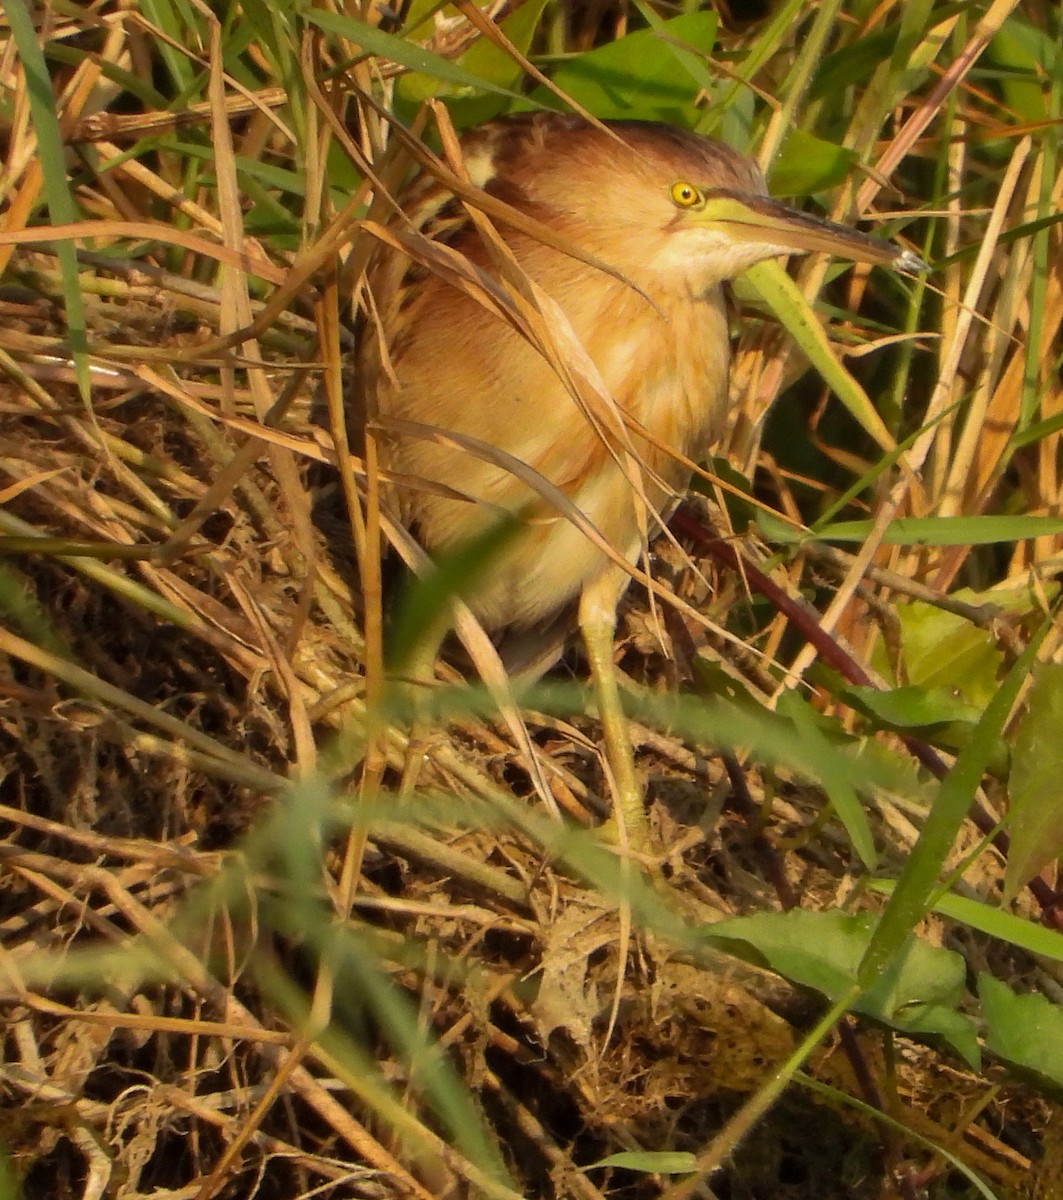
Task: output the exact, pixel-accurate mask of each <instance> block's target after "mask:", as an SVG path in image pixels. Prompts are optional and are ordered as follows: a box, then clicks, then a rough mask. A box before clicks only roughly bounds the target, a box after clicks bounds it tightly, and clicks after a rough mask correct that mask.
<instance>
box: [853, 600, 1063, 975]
mask: <svg viewBox="0 0 1063 1200" xmlns="http://www.w3.org/2000/svg"><path fill="white" fill-rule="evenodd" d="M1054 619H1055V618H1054V616H1053V617H1049V618H1048V619H1046V620H1045V621H1044V622H1043V623H1042V625H1041V628H1040V629H1039V630H1038V632H1037V633H1036V634H1035V636H1034V637H1033V638H1032V639H1031V641H1030V644H1029V645H1028V646H1027V647H1026V649H1025V650H1024V651H1023V653H1022V654H1021V655H1020V656H1019V658H1018V660H1017V661H1016V663H1015V665H1014V667H1012V669H1011V670H1010V671H1009V672H1008V674H1007V676H1006V677H1005V679H1004V682H1003V683H1002V684H1001V685H1000V687H999V688H998V689H997V691H996V693H995V694H994V696H993V698H992V699H991V700H990V701H989V704H988V705H987V706H986V710H985V712H984V713H983V714H982V717H981V719H980V720H979V722H978V724H977V725H976V726H975V728H974V730H973V732H972V734H971V740H970V741H969V742H968V744H967V745H966V746H964V748H963V749H962V750H961V751H960V754H959V756H958V757H957V759H956V762H955V763H954V764H953V767H952V770H951V771H950V772H949V773H948V775H946V776H945V778H944V779H943V780H942V781H941V786H940V787H939V788H938V794H937V797H936V799H935V800H934V803H933V804H932V805H931V806H930V811H929V813H928V814H927V817H926V820H925V822H924V823H923V829H922V832H921V833H920V834H919V838H918V840H917V841H916V844H915V847H914V849H913V850H912V852H911V854H910V855H909V856H908V861H907V862H906V863H905V865H904V870H903V871H902V872H901V876H900V879H898V881H897V887H896V890H895V891H894V893H893V895H892V896H891V897H890V900H889V903H888V904H887V905H886V909H885V911H884V912H883V914H882V920H881V921H880V922H879V925H878V928H877V929H876V930H875V934H874V936H873V937H872V939H871V944H870V945H869V946H868V948H867V953H866V954H865V955H864V959H863V961H862V962H861V964H860V980H861V982H863V983H865V984H870V983H872V982H873V980H874V978H875V977H876V975H877V974H878V973H879V972H880V971H888V970H890V969H892V964H893V963H894V961H895V959H896V956H897V954H899V953H900V951H901V948H902V946H903V945H904V944H905V942H906V941H907V939H908V938H909V937H910V936H911V931H912V929H913V928H914V927H915V925H916V923H917V922H919V921H921V920H922V918H923V917H924V916H925V915H926V913H927V910H928V909H929V908H930V906H931V903H932V901H933V897H934V893H935V891H938V890H940V884H939V882H938V881H939V877H940V874H941V870H942V866H943V864H944V863H945V861H946V859H947V858H948V856H949V854H950V853H951V851H952V846H953V842H954V841H955V839H956V835H957V833H958V832H959V830H960V827H961V826H962V825H963V822H964V820H965V818H966V816H967V813H968V811H969V810H970V807H971V801H972V800H973V799H974V796H975V793H976V792H977V790H978V787H979V785H980V784H981V782H982V775H983V774H984V772H985V769H986V766H987V764H988V763H989V761H990V759H991V757H992V755H993V751H994V749H995V747H996V744H997V740H998V739H999V738H1000V736H1001V734H1002V732H1003V729H1004V723H1005V722H1006V721H1007V719H1008V714H1009V713H1010V711H1011V706H1012V704H1014V702H1015V698H1016V696H1018V694H1019V689H1020V688H1021V687H1022V685H1023V682H1024V681H1025V678H1026V673H1027V672H1028V671H1029V670H1030V668H1031V667H1032V666H1033V663H1034V662H1035V661H1036V656H1037V651H1038V649H1039V648H1040V645H1041V643H1042V641H1043V640H1044V638H1045V636H1046V635H1047V633H1048V631H1049V629H1050V628H1051V627H1052V623H1053V621H1054Z"/></svg>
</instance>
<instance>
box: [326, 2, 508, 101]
mask: <svg viewBox="0 0 1063 1200" xmlns="http://www.w3.org/2000/svg"><path fill="white" fill-rule="evenodd" d="M302 15H303V18H304V19H305V20H306V21H307V22H308V23H309V24H311V25H316V26H317V27H318V29H322V30H324V32H325V33H335V34H338V35H339V36H340V37H342V38H347V39H348V41H351V42H354V43H355V44H356V45H359V46H361V47H362V49H363V50H365V51H366V52H367V53H369V54H375V55H377V56H378V57H379V58H386V59H388V60H389V61H390V62H394V63H398V64H399V66H400V67H406V68H407V69H408V70H410V71H420V72H421V73H423V74H425V75H431V76H432V77H433V78H434V79H442V80H443V81H444V82H446V83H453V84H457V85H458V86H459V87H466V88H474V89H476V90H477V91H482V92H495V93H496V94H498V95H499V96H508V97H509V98H510V99H511V100H522V99H524V97H521V96H519V95H518V94H517V93H516V92H514V91H512V90H511V89H510V88H505V87H500V86H499V85H498V84H497V83H493V82H492V81H491V80H489V79H484V78H483V77H482V76H480V75H474V74H473V73H472V72H471V71H468V70H466V69H465V68H464V67H460V66H458V64H457V63H452V62H450V61H449V60H448V59H445V58H442V57H441V56H440V55H438V54H433V53H432V51H431V50H426V49H425V48H424V47H423V46H416V45H413V44H411V43H410V42H408V41H406V39H405V38H401V37H396V36H395V35H394V34H391V33H385V32H384V31H383V30H382V29H375V28H374V27H373V26H372V25H367V24H366V23H365V22H364V21H358V20H356V19H355V18H354V17H346V16H340V15H338V14H337V13H330V12H326V11H325V10H324V9H319V8H315V9H310V8H306V9H304V10H303V13H302Z"/></svg>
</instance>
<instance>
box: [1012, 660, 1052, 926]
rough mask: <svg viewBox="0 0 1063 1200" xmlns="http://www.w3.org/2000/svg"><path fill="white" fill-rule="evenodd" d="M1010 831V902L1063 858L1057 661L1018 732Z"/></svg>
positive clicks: (1038, 673) (1037, 684)
mask: <svg viewBox="0 0 1063 1200" xmlns="http://www.w3.org/2000/svg"><path fill="white" fill-rule="evenodd" d="M1008 830H1009V833H1010V834H1011V849H1010V851H1009V852H1008V865H1007V868H1006V869H1005V872H1004V900H1005V902H1006V903H1007V902H1009V901H1011V900H1013V899H1014V898H1015V896H1016V895H1017V894H1018V893H1019V891H1020V889H1021V888H1022V887H1023V886H1024V885H1025V884H1026V883H1027V882H1028V881H1029V880H1030V879H1032V878H1033V877H1034V876H1035V875H1036V874H1037V873H1038V871H1040V870H1041V868H1042V867H1045V866H1047V865H1048V864H1049V863H1050V862H1052V861H1053V860H1054V859H1056V858H1058V857H1059V856H1060V854H1063V666H1061V665H1059V664H1058V663H1043V664H1041V665H1039V666H1038V667H1036V668H1035V670H1034V682H1033V687H1032V688H1031V690H1030V695H1029V698H1028V702H1027V707H1026V714H1025V715H1024V717H1023V718H1022V720H1021V722H1020V723H1019V726H1018V729H1017V730H1016V732H1015V750H1014V754H1013V755H1012V767H1011V775H1010V777H1009V779H1008Z"/></svg>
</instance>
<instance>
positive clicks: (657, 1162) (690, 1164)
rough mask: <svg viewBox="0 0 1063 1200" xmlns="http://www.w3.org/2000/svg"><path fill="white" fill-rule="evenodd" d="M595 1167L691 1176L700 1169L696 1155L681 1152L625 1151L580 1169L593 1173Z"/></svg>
mask: <svg viewBox="0 0 1063 1200" xmlns="http://www.w3.org/2000/svg"><path fill="white" fill-rule="evenodd" d="M595 1167H624V1168H625V1169H626V1170H628V1171H645V1172H647V1173H650V1174H653V1175H689V1174H691V1173H692V1172H694V1171H696V1170H697V1169H698V1159H697V1155H696V1154H687V1153H685V1152H684V1151H681V1150H659V1151H656V1150H623V1151H621V1152H620V1153H619V1154H610V1155H609V1157H608V1158H603V1159H600V1160H599V1161H598V1162H596V1163H591V1164H590V1166H587V1167H581V1168H580V1169H581V1170H583V1171H591V1170H593V1169H594V1168H595Z"/></svg>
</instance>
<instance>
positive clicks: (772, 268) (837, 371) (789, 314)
mask: <svg viewBox="0 0 1063 1200" xmlns="http://www.w3.org/2000/svg"><path fill="white" fill-rule="evenodd" d="M743 278H745V279H748V280H749V282H750V283H751V284H752V285H753V287H755V288H756V290H757V291H758V292H759V293H760V295H761V297H762V299H763V300H764V303H765V304H767V305H768V307H769V308H770V309H771V310H772V312H773V313H774V314H775V315H776V317H778V319H779V321H780V322H781V323H782V324H783V325H784V326H785V327H786V330H787V332H788V333H789V334H790V336H791V337H792V338H793V339H794V341H795V342H796V343H797V344H798V346H800V347H801V349H802V351H804V353H805V355H806V356H807V358H808V360H809V362H810V363H811V364H812V365H813V367H815V369H816V370H817V371H818V372H819V374H820V376H821V377H822V378H823V382H824V383H826V384H827V385H828V386H829V387H830V388H831V390H832V391H833V392H834V394H835V395H836V396H837V397H838V399H839V400H840V401H841V402H842V404H844V405H845V407H846V408H847V409H848V410H849V412H850V413H851V414H852V415H853V417H854V418H855V419H856V420H857V421H858V422H859V423H860V426H861V428H862V429H864V430H865V431H866V432H867V433H868V434H869V435H870V436H871V437H872V438H874V439H875V441H876V442H877V443H878V445H879V446H880V447H881V448H882V449H883V450H885V451H887V452H888V451H890V450H894V449H895V448H896V442H895V441H894V439H893V436H892V435H891V433H890V431H889V430H888V429H887V428H886V424H885V422H884V421H883V420H882V418H881V417H880V416H879V415H878V413H877V412H876V411H875V406H874V405H873V404H872V403H871V399H870V397H869V396H868V394H867V392H865V391H864V389H863V388H862V387H861V386H860V385H859V384H858V383H857V382H856V380H855V379H854V378H853V377H852V375H850V374H849V372H848V371H847V370H846V369H845V367H844V366H843V365H842V363H841V361H840V360H839V359H838V357H837V355H836V354H835V353H834V351H833V350H832V349H831V345H830V342H829V341H828V339H827V335H826V333H825V332H824V329H823V326H822V324H821V323H820V321H819V319H818V318H817V316H816V314H815V313H814V312H813V311H812V308H811V306H810V305H809V303H808V301H807V300H806V299H805V297H804V296H803V295H802V294H801V289H800V288H799V287H798V286H797V284H796V283H794V281H793V280H792V279H791V278H790V276H789V275H787V274H786V272H785V271H784V270H783V268H782V267H781V266H780V265H779V263H777V262H772V261H769V262H762V263H757V265H756V266H754V267H750V268H749V270H748V271H746V272H745V275H744V276H743Z"/></svg>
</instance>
